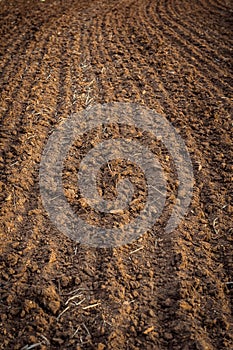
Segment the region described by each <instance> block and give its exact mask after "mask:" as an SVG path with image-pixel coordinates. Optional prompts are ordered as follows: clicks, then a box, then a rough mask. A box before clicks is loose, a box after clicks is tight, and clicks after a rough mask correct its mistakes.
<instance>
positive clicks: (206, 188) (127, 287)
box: [0, 0, 233, 350]
mask: <svg viewBox="0 0 233 350" xmlns="http://www.w3.org/2000/svg"><path fill="white" fill-rule="evenodd" d="M0 13H1V29H0V31H1V36H0V42H1V54H2V56H1V61H0V66H1V81H0V89H1V105H0V117H1V122H0V130H1V131H0V133H1V134H0V142H1V156H0V162H1V182H0V186H1V192H0V200H1V225H0V228H1V280H0V292H1V301H0V310H1V312H0V318H1V321H0V328H1V331H0V344H1V345H0V348H1V349H4V350H5V349H12V350H13V349H24V350H29V349H34V348H35V349H44V350H45V349H76V350H78V349H97V350H103V349H111V350H112V349H119V350H123V349H130V350H131V349H132V350H139V349H140V350H141V349H145V350H148V349H151V350H154V349H164V350H165V349H182V350H184V349H187V350H189V349H198V350H204V349H205V350H212V349H219V350H220V349H231V348H233V329H232V326H233V316H232V305H233V304H232V293H233V254H232V249H233V247H232V241H233V229H232V227H233V226H232V215H233V206H232V197H231V196H232V187H231V186H232V177H233V175H232V174H233V173H232V153H233V152H232V117H231V116H232V114H231V112H232V100H231V98H232V78H231V74H232V70H231V68H232V41H233V40H232V15H233V3H232V1H230V0H229V1H228V0H208V1H207V0H197V1H188V0H184V1H183V0H122V1H116V0H108V1H107V0H103V1H97V0H93V1H88V0H87V1H84V0H80V1H75V0H67V1H58V0H45V1H39V0H37V1H24V0H14V1H6V0H2V1H1V2H0ZM109 102H129V103H136V104H138V105H141V106H144V107H146V108H150V109H153V110H154V111H156V112H157V113H159V114H160V115H161V116H163V117H165V118H167V120H168V121H169V122H170V123H171V124H172V125H173V126H174V127H175V128H176V130H177V131H178V132H179V134H180V136H181V137H182V138H183V140H184V142H185V144H186V146H187V150H188V152H189V154H190V157H191V160H192V165H193V173H194V179H195V183H194V188H193V197H192V201H191V204H190V207H189V210H188V213H187V215H186V216H185V218H184V219H183V220H182V222H181V223H180V224H179V226H178V227H177V228H176V229H175V230H174V231H173V232H172V233H169V234H168V233H165V232H164V230H163V229H162V226H163V224H164V220H163V218H161V219H159V220H158V222H157V223H156V224H155V226H154V227H152V228H151V229H150V230H149V231H148V232H146V233H145V234H144V235H142V236H141V237H140V238H139V239H138V240H135V241H132V242H131V243H129V244H126V245H123V246H120V247H114V248H93V247H90V246H84V245H81V244H79V243H78V242H75V241H74V240H72V239H70V238H69V237H67V236H66V235H65V234H64V233H62V232H60V231H59V230H58V229H57V227H56V225H54V224H53V223H52V222H51V220H50V219H49V216H48V213H47V212H46V210H45V208H44V207H43V205H42V201H41V195H40V188H39V168H40V161H41V156H42V153H43V150H44V147H45V144H46V142H47V139H48V138H49V136H50V135H51V134H52V132H53V130H54V129H55V128H56V127H57V126H58V125H62V123H64V122H65V120H66V119H67V118H68V117H69V116H70V115H72V114H74V113H79V112H81V111H83V110H85V109H87V110H89V109H90V108H91V107H92V106H93V105H95V104H97V103H99V104H104V103H109ZM106 135H107V136H106ZM120 135H123V136H124V137H128V138H129V139H130V138H131V139H135V140H136V139H138V140H140V141H141V142H144V144H149V145H150V147H151V149H152V151H153V150H154V152H155V153H156V152H157V155H158V157H159V159H160V160H161V164H162V165H163V168H164V169H167V168H172V166H173V164H172V163H171V161H170V160H169V155H168V154H167V153H166V152H165V151H164V150H162V151H161V152H159V149H158V146H159V145H158V142H157V143H156V140H155V139H153V137H152V136H151V135H150V134H149V133H140V130H137V129H130V128H129V127H128V128H127V126H126V128H125V129H124V130H121V128H120V127H118V126H117V125H109V128H107V130H106V129H105V130H103V129H101V127H100V128H97V129H96V130H92V131H91V132H90V133H89V134H87V135H84V137H82V138H81V139H79V140H76V144H75V146H74V149H73V151H71V152H69V153H68V155H67V159H66V163H65V168H64V177H63V180H64V193H65V195H66V198H67V201H69V202H70V204H71V205H72V206H73V208H74V210H75V211H76V212H77V214H80V215H84V216H85V217H86V219H88V216H89V219H90V220H94V221H96V220H97V221H98V220H102V221H103V222H104V220H103V218H102V217H100V216H98V215H97V214H98V213H93V212H92V211H91V210H90V208H88V207H87V206H85V203H83V201H82V200H81V198H80V196H79V194H78V193H77V183H76V177H75V176H76V175H75V174H76V170H77V166H76V165H77V164H78V161H79V160H80V159H81V158H82V156H84V155H85V153H86V152H88V151H89V150H90V149H91V148H92V147H94V146H95V145H96V144H97V143H98V141H99V140H101V139H104V138H105V139H110V138H111V136H112V137H115V138H116V137H120ZM160 146H161V145H160ZM161 147H162V146H161ZM161 149H162V148H161ZM127 169H128V170H127ZM118 172H121V173H122V172H123V173H124V174H123V175H124V176H125V177H131V178H133V179H134V180H135V184H136V185H138V186H139V187H140V186H141V194H142V197H140V199H139V202H138V203H139V204H137V203H136V202H135V203H136V204H135V205H136V206H134V207H133V208H132V213H133V214H135V215H137V213H138V212H140V208H141V207H140V201H141V203H142V204H143V203H144V202H145V201H146V190H145V188H146V187H145V181H144V180H143V174H142V173H141V170H140V168H138V167H136V166H134V165H133V164H122V163H117V162H115V163H114V161H113V162H112V164H111V167H107V166H106V167H105V168H103V169H102V180H103V181H102V182H101V181H100V184H99V187H100V189H101V190H102V194H103V195H108V196H109V198H110V199H111V198H114V195H116V193H115V192H114V189H115V187H116V186H115V185H116V183H114V181H113V179H112V178H113V173H114V176H115V175H116V174H118ZM116 176H117V175H116ZM168 185H169V186H170V187H169V191H168V194H169V196H170V197H169V198H170V199H169V198H168V202H169V200H170V201H173V199H174V198H173V197H175V195H176V192H177V187H176V182H175V180H174V177H172V176H170V177H169V176H168ZM172 189H173V190H174V193H172ZM105 192H106V193H107V194H106V193H105ZM139 192H140V191H139ZM123 214H124V215H125V217H124V215H123V218H121V215H120V214H119V213H118V214H116V216H111V217H110V218H108V221H107V225H110V226H111V225H113V226H114V222H115V223H116V222H119V221H120V220H123V221H124V220H126V221H127V220H130V215H128V216H127V213H123ZM164 215H165V219H166V213H164ZM160 224H161V227H160Z"/></svg>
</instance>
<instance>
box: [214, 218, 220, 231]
mask: <svg viewBox="0 0 233 350" xmlns="http://www.w3.org/2000/svg"><path fill="white" fill-rule="evenodd" d="M217 221H218V217H216V218H215V219H214V221H213V229H214V232H215V233H216V235H218V233H219V232H218V230H217V229H216V223H217Z"/></svg>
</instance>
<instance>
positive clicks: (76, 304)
mask: <svg viewBox="0 0 233 350" xmlns="http://www.w3.org/2000/svg"><path fill="white" fill-rule="evenodd" d="M84 300H86V298H83V299H82V300H80V301H79V302H78V303H76V302H75V301H74V302H73V303H74V304H75V306H78V305H80V304H82V303H83V302H84Z"/></svg>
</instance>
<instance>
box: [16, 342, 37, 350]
mask: <svg viewBox="0 0 233 350" xmlns="http://www.w3.org/2000/svg"><path fill="white" fill-rule="evenodd" d="M41 345H42V343H35V344H32V345H28V344H27V345H25V346H24V347H23V348H21V349H20V350H31V349H35V348H37V347H38V346H41Z"/></svg>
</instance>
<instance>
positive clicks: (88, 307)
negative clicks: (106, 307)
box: [83, 303, 101, 310]
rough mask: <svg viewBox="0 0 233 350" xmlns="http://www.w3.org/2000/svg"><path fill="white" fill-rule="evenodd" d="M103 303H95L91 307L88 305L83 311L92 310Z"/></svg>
mask: <svg viewBox="0 0 233 350" xmlns="http://www.w3.org/2000/svg"><path fill="white" fill-rule="evenodd" d="M100 304H101V303H95V304H91V305H87V306H84V307H83V310H87V309H92V308H93V307H96V306H98V305H100Z"/></svg>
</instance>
